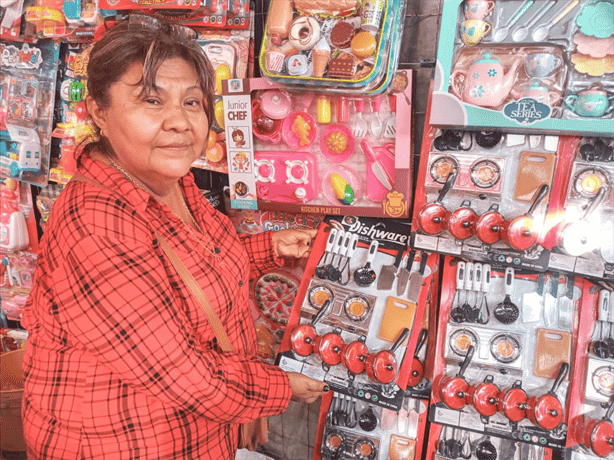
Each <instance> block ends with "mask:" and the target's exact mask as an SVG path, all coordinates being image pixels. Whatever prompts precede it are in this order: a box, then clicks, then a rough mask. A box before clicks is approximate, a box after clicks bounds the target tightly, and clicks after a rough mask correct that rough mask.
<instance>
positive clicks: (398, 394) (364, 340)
mask: <svg viewBox="0 0 614 460" xmlns="http://www.w3.org/2000/svg"><path fill="white" fill-rule="evenodd" d="M326 220H328V222H329V223H330V220H331V219H330V218H328V217H327V219H326ZM344 222H347V225H341V224H340V223H339V222H337V221H334V222H333V223H332V225H330V226H324V229H325V230H324V229H322V228H321V230H320V233H319V237H318V240H317V241H316V244H319V242H320V240H323V239H324V238H326V243H325V244H324V246H322V247H321V252H318V251H317V246H314V249H313V251H312V256H311V259H310V260H309V262H308V265H307V269H306V271H305V276H304V277H303V281H302V283H301V286H300V287H299V292H298V295H297V299H296V304H295V305H296V306H295V308H294V310H293V313H292V316H291V319H290V323H289V324H288V327H287V328H286V336H285V337H284V343H282V349H283V348H284V344H285V347H286V348H285V349H286V351H284V352H283V353H282V354H281V355H282V356H281V359H280V360H279V361H280V363H279V365H280V366H281V367H282V368H284V369H289V370H290V369H292V370H294V371H297V372H303V373H305V374H307V375H310V376H312V377H314V378H318V379H321V380H325V381H326V382H328V383H329V384H330V386H331V388H332V389H333V390H334V391H337V392H340V393H343V394H346V395H348V396H352V397H355V398H356V397H358V398H359V399H363V400H369V401H371V403H373V404H377V405H380V406H382V407H385V408H388V409H392V410H395V411H398V410H399V409H400V407H401V403H402V400H403V395H404V390H405V387H406V386H407V381H408V379H409V375H410V372H409V368H410V367H411V366H412V357H413V355H414V349H415V348H416V343H417V341H418V336H419V329H420V323H421V321H422V316H423V308H424V307H423V306H424V302H425V299H426V292H425V291H426V290H427V289H423V285H424V282H425V280H427V279H429V277H430V276H431V274H432V265H429V260H430V261H431V262H430V263H431V264H432V263H434V257H435V256H433V257H432V258H431V259H429V255H428V254H427V253H425V252H416V251H412V250H408V248H407V245H406V241H407V239H408V233H407V230H408V228H407V226H405V225H403V224H400V223H398V222H394V221H386V222H385V224H384V225H382V222H381V221H380V222H377V221H373V220H369V219H368V218H355V217H352V218H344ZM376 226H377V228H376ZM328 230H330V231H328ZM378 232H383V233H379V234H381V235H383V237H374V236H373V235H375V234H376V233H378ZM401 241H404V242H405V243H402V242H401ZM322 243H323V241H322ZM401 262H403V264H401ZM403 271H407V272H408V273H409V277H408V279H407V281H406V282H405V285H404V286H402V289H399V288H398V287H397V285H398V283H399V281H400V278H401V276H400V274H401V273H402V272H403ZM391 291H392V292H391ZM397 292H400V294H397ZM421 305H422V306H421ZM422 340H423V341H424V337H422ZM419 351H420V350H419ZM413 378H414V379H415V376H413ZM420 381H421V379H420ZM420 381H418V382H416V384H418V383H420Z"/></svg>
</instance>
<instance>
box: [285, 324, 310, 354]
mask: <svg viewBox="0 0 614 460" xmlns="http://www.w3.org/2000/svg"><path fill="white" fill-rule="evenodd" d="M315 341H316V331H315V329H314V328H313V326H311V325H310V324H301V325H300V326H298V327H297V328H296V329H294V331H292V335H291V336H290V343H291V344H292V350H294V352H295V353H296V354H298V355H300V356H308V355H310V354H311V353H313V344H314V342H315Z"/></svg>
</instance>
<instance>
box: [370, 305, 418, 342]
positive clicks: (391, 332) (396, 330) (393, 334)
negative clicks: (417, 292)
mask: <svg viewBox="0 0 614 460" xmlns="http://www.w3.org/2000/svg"><path fill="white" fill-rule="evenodd" d="M415 315H416V304H415V303H413V302H410V301H409V300H406V299H399V298H398V297H392V296H391V297H388V299H387V300H386V307H385V309H384V316H383V317H382V324H381V326H380V329H379V332H378V333H377V336H378V337H379V338H380V339H383V340H387V341H388V342H394V341H395V340H396V339H397V338H398V337H399V334H400V333H401V331H402V330H403V329H404V328H406V327H408V328H409V330H410V331H411V330H412V327H413V325H414V317H415Z"/></svg>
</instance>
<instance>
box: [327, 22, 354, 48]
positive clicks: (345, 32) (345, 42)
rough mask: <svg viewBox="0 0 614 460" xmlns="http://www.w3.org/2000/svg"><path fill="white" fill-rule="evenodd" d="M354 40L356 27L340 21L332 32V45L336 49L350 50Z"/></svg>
mask: <svg viewBox="0 0 614 460" xmlns="http://www.w3.org/2000/svg"><path fill="white" fill-rule="evenodd" d="M353 38H354V26H352V24H350V23H349V22H346V21H339V22H338V23H337V24H335V26H334V27H333V30H331V32H330V43H331V44H332V45H333V46H334V47H335V48H348V47H349V46H350V43H351V42H352V39H353Z"/></svg>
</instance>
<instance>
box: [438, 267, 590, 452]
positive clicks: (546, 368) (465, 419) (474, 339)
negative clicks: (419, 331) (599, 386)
mask: <svg viewBox="0 0 614 460" xmlns="http://www.w3.org/2000/svg"><path fill="white" fill-rule="evenodd" d="M442 286H443V289H442V293H441V303H440V310H439V311H440V315H439V321H440V322H439V333H438V340H437V355H436V362H435V375H434V381H433V391H432V395H431V407H430V411H429V419H430V420H431V422H433V423H436V424H439V425H447V426H450V427H454V428H460V429H463V430H467V431H473V432H476V433H479V434H480V435H487V436H498V437H501V438H507V439H510V440H514V441H518V440H520V441H521V442H523V443H528V444H535V445H538V446H542V447H550V448H558V447H564V445H565V441H566V437H567V431H568V430H567V427H568V425H567V424H568V414H569V411H568V409H567V407H568V403H567V400H568V398H567V395H568V387H569V382H570V380H571V379H573V375H572V374H571V373H570V370H571V365H572V356H573V353H574V352H575V347H574V345H573V344H574V340H575V339H576V338H577V334H578V332H577V318H576V310H577V306H578V305H579V303H580V302H579V301H580V299H581V297H582V292H583V286H584V285H583V280H581V279H579V278H578V279H575V278H574V277H566V276H560V274H559V273H558V272H545V273H543V272H542V273H539V274H537V273H529V272H524V271H523V272H520V271H517V270H514V268H512V267H505V268H504V267H502V266H494V265H490V264H481V263H479V262H477V263H474V262H469V261H464V260H461V259H455V258H452V257H450V256H447V257H446V258H445V263H444V275H443V284H442Z"/></svg>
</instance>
